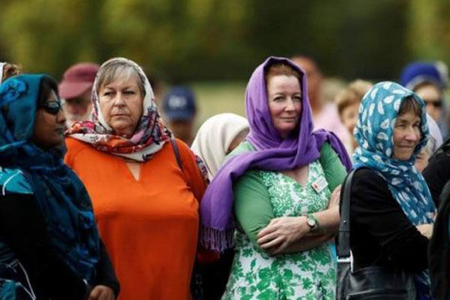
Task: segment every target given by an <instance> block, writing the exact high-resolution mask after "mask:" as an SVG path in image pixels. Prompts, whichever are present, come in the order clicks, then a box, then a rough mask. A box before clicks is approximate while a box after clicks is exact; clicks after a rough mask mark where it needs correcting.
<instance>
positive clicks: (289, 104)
mask: <svg viewBox="0 0 450 300" xmlns="http://www.w3.org/2000/svg"><path fill="white" fill-rule="evenodd" d="M285 110H286V111H293V110H295V105H294V99H292V98H289V99H288V100H287V103H286V108H285Z"/></svg>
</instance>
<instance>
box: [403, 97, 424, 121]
mask: <svg viewBox="0 0 450 300" xmlns="http://www.w3.org/2000/svg"><path fill="white" fill-rule="evenodd" d="M408 112H413V113H414V114H415V115H417V116H419V117H421V114H422V109H421V108H420V106H419V103H418V102H417V101H416V99H414V97H413V96H409V97H406V99H405V100H403V103H402V105H400V109H399V110H398V115H399V116H401V115H403V114H406V113H408Z"/></svg>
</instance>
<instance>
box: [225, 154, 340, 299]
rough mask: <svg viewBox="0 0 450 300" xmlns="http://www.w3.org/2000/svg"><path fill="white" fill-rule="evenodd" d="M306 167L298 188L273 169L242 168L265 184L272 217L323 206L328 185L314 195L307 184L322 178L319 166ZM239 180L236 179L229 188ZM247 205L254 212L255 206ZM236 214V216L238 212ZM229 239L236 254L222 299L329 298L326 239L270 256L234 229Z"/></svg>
mask: <svg viewBox="0 0 450 300" xmlns="http://www.w3.org/2000/svg"><path fill="white" fill-rule="evenodd" d="M309 167H310V169H309V174H308V181H307V183H306V184H305V186H304V187H302V186H301V185H300V184H298V183H297V182H296V181H295V180H294V179H292V178H290V177H288V176H285V175H283V174H282V173H279V172H270V171H260V170H251V171H248V172H250V174H251V176H253V180H254V179H255V177H258V179H259V180H258V181H259V184H261V185H264V186H265V188H266V191H267V194H266V197H268V198H269V201H268V203H270V205H271V206H272V211H273V216H272V218H277V217H283V216H300V215H306V214H307V213H314V212H318V211H322V210H324V209H326V208H327V206H328V200H329V198H330V195H331V192H330V189H329V188H328V187H327V188H325V189H324V190H322V191H321V192H320V193H317V192H316V191H315V190H314V189H313V187H312V183H313V182H315V181H316V180H317V179H319V178H320V177H322V176H325V174H324V171H323V169H322V166H321V164H320V163H319V161H315V162H312V163H311V164H310V165H309ZM243 182H244V183H245V180H244V181H243ZM240 184H241V182H240V181H238V182H237V184H236V186H235V191H236V190H238V189H239V185H240ZM260 196H264V195H260ZM236 197H237V198H238V196H236ZM236 201H239V199H236ZM242 201H245V199H242ZM247 201H248V199H247ZM238 207H241V206H239V205H236V208H235V210H238V209H239V208H238ZM253 209H254V210H256V212H255V213H257V207H254V208H253ZM263 211H264V210H263ZM247 213H248V212H247ZM236 216H237V219H238V220H240V218H239V212H238V211H236ZM246 216H247V217H248V214H247V215H246ZM265 225H267V223H266V224H265ZM265 225H264V224H261V226H265ZM260 229H262V228H260ZM235 238H236V254H235V258H234V261H233V266H232V270H231V274H230V278H229V281H228V284H227V288H226V291H225V293H224V295H223V297H222V299H225V300H228V299H267V300H269V299H270V300H272V299H306V300H309V299H311V300H316V299H334V293H335V280H336V264H335V262H334V260H333V258H332V255H331V251H330V245H329V243H326V244H324V245H322V246H320V247H317V248H314V249H311V250H308V251H303V252H298V253H293V254H282V255H278V256H275V257H271V256H269V255H268V254H266V253H265V252H264V251H262V250H261V249H260V248H259V247H258V246H257V244H256V242H255V241H254V240H253V241H252V240H251V239H250V238H249V236H248V235H247V234H246V233H244V231H242V230H236V232H235Z"/></svg>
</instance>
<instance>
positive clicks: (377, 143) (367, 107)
mask: <svg viewBox="0 0 450 300" xmlns="http://www.w3.org/2000/svg"><path fill="white" fill-rule="evenodd" d="M408 97H412V98H413V99H414V100H415V101H416V102H417V103H418V104H419V106H420V109H421V115H420V120H421V126H420V131H421V138H420V141H419V143H418V144H417V146H416V148H415V149H414V153H413V155H412V156H411V158H410V159H409V160H408V161H402V160H398V159H395V158H393V157H392V156H393V154H394V127H395V122H396V121H397V117H398V113H399V110H400V107H401V105H402V103H403V101H404V100H405V99H406V98H408ZM354 134H355V139H356V141H357V142H358V145H359V147H358V148H357V149H356V151H355V153H354V154H353V161H354V164H355V168H358V167H361V166H365V167H369V168H370V169H372V170H374V171H376V172H377V173H378V174H380V175H381V176H382V177H383V178H384V179H385V180H386V182H387V185H388V187H389V190H390V191H391V193H392V196H393V197H394V198H395V200H397V202H398V203H399V204H400V206H401V208H402V210H403V212H404V213H405V215H406V216H407V217H408V218H409V220H410V221H411V223H412V224H414V225H419V224H426V223H434V216H435V213H436V207H435V205H434V202H433V200H432V198H431V194H430V190H429V189H428V186H427V184H426V182H425V180H424V178H423V176H422V174H420V173H419V171H417V169H416V167H415V166H414V164H415V162H416V155H417V154H418V153H419V152H420V151H421V149H422V148H423V147H424V146H425V145H426V143H427V141H428V138H429V130H428V125H427V117H426V107H425V102H424V101H423V100H422V99H421V98H420V97H419V96H417V95H416V94H415V93H413V92H412V91H410V90H408V89H405V88H404V87H402V86H401V85H399V84H397V83H394V82H380V83H378V84H376V85H374V86H373V87H372V88H371V89H370V90H369V91H368V92H367V93H366V95H365V96H364V97H363V100H362V102H361V106H360V108H359V115H358V122H357V123H356V127H355V131H354ZM415 282H416V287H417V290H418V293H419V294H420V295H421V297H422V298H421V299H430V298H429V287H430V278H429V276H428V271H424V272H422V273H421V274H417V275H416V276H415Z"/></svg>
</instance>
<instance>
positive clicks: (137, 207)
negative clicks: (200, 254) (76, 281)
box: [65, 138, 206, 300]
mask: <svg viewBox="0 0 450 300" xmlns="http://www.w3.org/2000/svg"><path fill="white" fill-rule="evenodd" d="M66 144H67V148H68V152H67V154H66V157H65V162H66V163H67V164H68V165H69V166H71V167H72V169H73V170H74V171H75V172H76V173H77V174H78V176H79V177H80V178H81V180H82V181H83V183H84V184H85V186H86V188H87V190H88V193H89V195H90V196H91V199H92V202H93V206H94V212H95V215H96V218H97V225H98V228H99V231H100V235H101V237H102V239H103V241H104V243H105V245H106V249H107V251H108V253H109V255H110V257H111V260H112V263H113V265H114V268H115V270H116V273H117V275H118V277H119V281H120V284H121V292H120V296H119V299H121V300H141V299H143V300H144V299H189V298H190V287H189V286H190V279H191V273H192V268H193V264H194V258H195V253H196V248H197V237H198V227H199V216H198V208H199V203H198V201H197V199H201V197H202V196H203V192H204V190H205V188H206V186H205V182H204V180H203V177H202V176H201V174H200V172H199V170H198V168H197V165H196V162H195V158H194V156H193V155H192V153H191V152H190V150H189V148H188V146H187V145H186V144H184V143H183V142H181V141H179V140H177V144H178V147H179V150H180V156H181V158H182V162H183V170H184V172H182V171H181V170H180V168H179V167H178V164H177V161H176V159H175V154H174V152H173V149H172V145H171V144H170V142H169V143H166V144H165V145H164V147H163V148H162V149H161V150H160V151H159V152H157V153H156V154H155V155H154V156H153V158H151V159H150V160H149V161H147V162H145V163H141V171H140V179H139V180H135V179H134V177H133V175H132V174H131V172H130V170H129V169H128V167H127V165H126V164H125V162H124V160H123V159H122V158H120V157H117V156H114V155H110V154H106V153H104V152H101V151H97V150H95V149H94V148H93V147H92V146H90V145H89V144H85V143H83V142H80V141H77V140H75V139H72V138H68V139H67V140H66Z"/></svg>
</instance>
